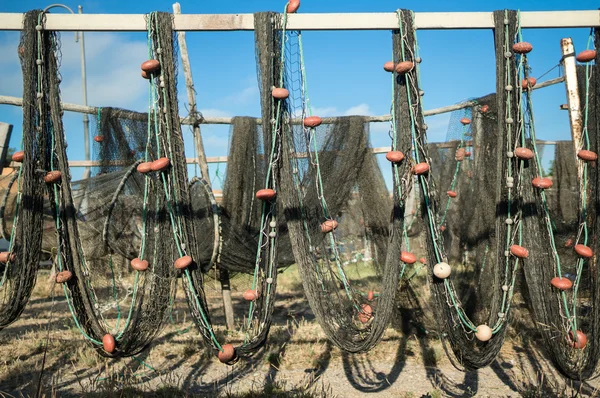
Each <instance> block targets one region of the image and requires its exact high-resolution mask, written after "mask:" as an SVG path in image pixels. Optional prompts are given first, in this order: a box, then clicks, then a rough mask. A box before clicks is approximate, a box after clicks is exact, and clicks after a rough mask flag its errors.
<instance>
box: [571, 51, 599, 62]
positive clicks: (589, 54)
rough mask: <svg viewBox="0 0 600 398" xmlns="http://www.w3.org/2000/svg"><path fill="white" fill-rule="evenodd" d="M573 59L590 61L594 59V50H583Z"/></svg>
mask: <svg viewBox="0 0 600 398" xmlns="http://www.w3.org/2000/svg"><path fill="white" fill-rule="evenodd" d="M575 59H576V60H577V61H579V62H590V61H593V60H594V59H596V50H583V51H582V52H580V53H579V54H577V56H576V57H575Z"/></svg>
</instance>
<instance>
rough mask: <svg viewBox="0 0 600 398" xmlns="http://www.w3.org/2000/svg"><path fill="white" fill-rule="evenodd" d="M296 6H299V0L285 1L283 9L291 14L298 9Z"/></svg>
mask: <svg viewBox="0 0 600 398" xmlns="http://www.w3.org/2000/svg"><path fill="white" fill-rule="evenodd" d="M298 8H300V0H290V1H289V2H288V3H287V7H286V8H285V11H286V12H287V13H288V14H293V13H295V12H296V11H298Z"/></svg>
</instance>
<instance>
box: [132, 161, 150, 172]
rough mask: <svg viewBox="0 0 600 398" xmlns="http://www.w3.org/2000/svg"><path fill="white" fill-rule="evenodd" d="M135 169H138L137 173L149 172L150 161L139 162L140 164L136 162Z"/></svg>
mask: <svg viewBox="0 0 600 398" xmlns="http://www.w3.org/2000/svg"><path fill="white" fill-rule="evenodd" d="M136 170H137V171H138V173H142V174H146V173H149V172H151V171H152V162H144V163H140V164H138V167H137V169H136Z"/></svg>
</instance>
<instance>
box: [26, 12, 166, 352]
mask: <svg viewBox="0 0 600 398" xmlns="http://www.w3.org/2000/svg"><path fill="white" fill-rule="evenodd" d="M43 15H44V14H43V13H41V12H39V11H35V12H30V13H28V14H27V15H26V17H25V25H26V26H30V27H32V30H31V32H34V35H36V36H37V37H35V38H34V39H32V40H33V43H35V44H33V45H32V46H31V47H30V48H29V49H28V47H27V46H26V47H25V50H24V51H25V56H26V57H32V58H33V59H34V60H36V59H39V61H38V62H36V64H37V69H38V72H41V73H43V76H44V77H43V78H41V79H40V78H38V79H35V75H34V76H32V75H31V72H29V71H24V80H25V81H26V82H27V81H34V82H35V83H34V89H35V90H36V92H38V93H39V94H37V97H39V98H47V101H48V109H47V115H49V117H50V119H49V120H48V121H47V122H46V127H45V128H43V129H41V131H40V134H39V135H40V136H41V138H42V139H43V140H44V146H43V150H44V158H43V159H45V161H44V162H43V163H42V164H40V165H39V167H40V168H42V170H45V171H44V173H45V176H44V181H45V182H46V184H47V187H48V199H49V203H50V208H51V212H52V215H53V217H54V225H55V230H56V236H57V241H56V243H55V246H54V247H56V252H55V253H56V256H55V263H56V268H57V271H58V273H57V274H56V281H57V283H60V284H61V285H62V288H63V290H64V293H65V295H66V297H67V303H68V306H69V310H70V311H71V313H72V315H73V317H74V320H75V323H76V325H77V327H78V329H79V330H80V332H81V333H82V335H83V336H84V337H85V338H86V339H87V340H88V341H90V342H91V343H92V345H93V346H94V347H96V348H97V349H98V351H99V352H100V353H101V354H102V355H106V356H126V355H133V354H135V353H137V352H139V351H141V350H142V349H143V348H144V347H146V346H147V345H148V344H149V343H150V341H151V340H152V338H153V337H154V336H155V334H156V333H157V332H158V331H159V330H160V325H161V323H162V320H163V318H164V316H165V313H166V310H167V308H168V298H169V297H170V296H171V293H172V292H171V278H170V276H171V269H172V262H170V261H169V262H166V261H164V260H165V258H166V256H165V254H168V251H169V249H170V248H171V247H172V245H171V244H170V242H169V239H168V235H167V236H164V237H163V236H162V235H163V233H162V231H164V230H165V229H166V228H165V227H164V225H167V226H168V220H167V219H166V218H165V217H164V210H163V209H164V204H163V202H162V200H161V195H157V194H156V192H157V191H158V189H156V187H151V186H150V184H149V181H148V179H146V181H145V184H144V183H140V180H139V178H136V177H135V176H133V173H132V169H131V168H132V167H133V166H132V165H129V166H128V167H129V168H128V169H125V170H124V171H121V173H123V174H122V177H121V178H118V177H116V176H115V173H108V174H102V175H100V176H98V177H96V178H93V179H89V180H86V181H85V182H80V183H79V184H75V186H74V187H72V186H71V183H70V171H69V168H68V160H67V155H66V142H65V136H64V130H63V126H62V110H61V107H60V92H59V83H60V79H59V71H58V66H59V60H58V59H57V56H56V54H57V51H58V46H59V43H58V39H57V36H56V35H55V34H54V33H52V32H49V31H46V30H45V29H44V26H43ZM32 77H33V78H34V79H33V80H32ZM131 133H132V134H133V132H131ZM105 138H106V139H107V142H110V141H111V140H112V139H118V138H119V137H117V136H112V135H111V134H110V132H106V137H105ZM152 150H153V148H152V145H151V144H149V145H148V146H147V148H146V151H152ZM128 156H129V157H127V158H121V159H118V161H120V162H122V164H123V165H125V166H127V163H128V162H131V158H130V157H131V154H129V155H128ZM142 185H144V188H142ZM110 186H112V187H113V188H111V189H108V188H107V187H110ZM110 191H112V195H107V194H106V193H107V192H110ZM142 191H143V192H144V193H145V195H140V192H142ZM140 197H143V198H144V201H142V202H140V201H139V198H140ZM111 198H112V199H113V200H111ZM113 203H116V204H113ZM120 205H125V206H127V205H132V206H133V205H136V206H137V207H143V209H142V210H138V211H137V214H141V215H142V225H143V233H142V234H141V236H142V239H141V243H140V244H141V249H140V248H137V250H139V251H141V253H142V254H141V256H142V257H144V254H145V255H146V256H145V258H146V259H148V260H149V262H150V264H151V267H150V269H149V272H147V273H136V274H135V276H134V277H133V278H132V280H131V287H130V289H119V287H118V285H117V283H115V280H117V279H119V278H120V275H119V272H120V271H121V270H122V269H123V267H122V266H120V264H122V263H123V262H125V258H126V256H124V255H123V254H127V255H131V254H133V252H134V251H135V250H131V249H130V248H127V246H120V245H118V246H120V247H121V250H120V251H122V252H123V253H121V254H119V253H117V251H116V250H113V249H110V247H106V245H105V244H104V243H105V242H106V240H105V239H103V236H108V237H109V239H108V240H110V239H114V236H115V235H118V234H121V236H120V241H125V240H128V241H129V243H128V244H130V243H131V241H132V240H133V241H134V242H135V239H132V237H133V236H134V235H135V232H133V231H137V230H138V225H139V224H138V222H139V221H140V220H139V219H137V220H134V221H133V222H131V223H129V224H127V227H126V228H124V229H123V228H121V227H122V226H119V227H118V229H119V230H118V231H116V230H115V229H113V228H112V227H111V218H110V215H109V213H110V212H111V210H109V209H111V208H112V211H113V215H114V214H116V215H119V214H125V213H121V212H122V210H120V209H119V207H120ZM113 206H114V207H113ZM132 208H133V207H132ZM126 213H129V214H131V215H133V217H132V218H134V219H135V218H136V217H135V216H134V215H135V214H136V212H130V211H129V210H127V211H126ZM41 214H42V213H41V212H40V215H41ZM107 218H108V222H107V221H106V220H107ZM113 220H114V219H113ZM121 221H124V220H122V219H121V218H119V219H118V222H115V223H114V225H117V224H118V223H120V222H121ZM107 224H108V225H107ZM105 230H106V231H107V232H106V233H105V232H104V231H105ZM40 242H41V239H40ZM84 242H85V243H86V244H84ZM91 242H94V243H95V244H91ZM124 257H125V258H124ZM101 281H104V283H103V282H101ZM106 281H108V282H106Z"/></svg>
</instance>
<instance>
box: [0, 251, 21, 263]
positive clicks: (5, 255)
mask: <svg viewBox="0 0 600 398" xmlns="http://www.w3.org/2000/svg"><path fill="white" fill-rule="evenodd" d="M16 258H17V255H16V254H15V253H10V252H0V263H7V262H8V261H9V260H10V261H11V262H12V261H15V259H16Z"/></svg>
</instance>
